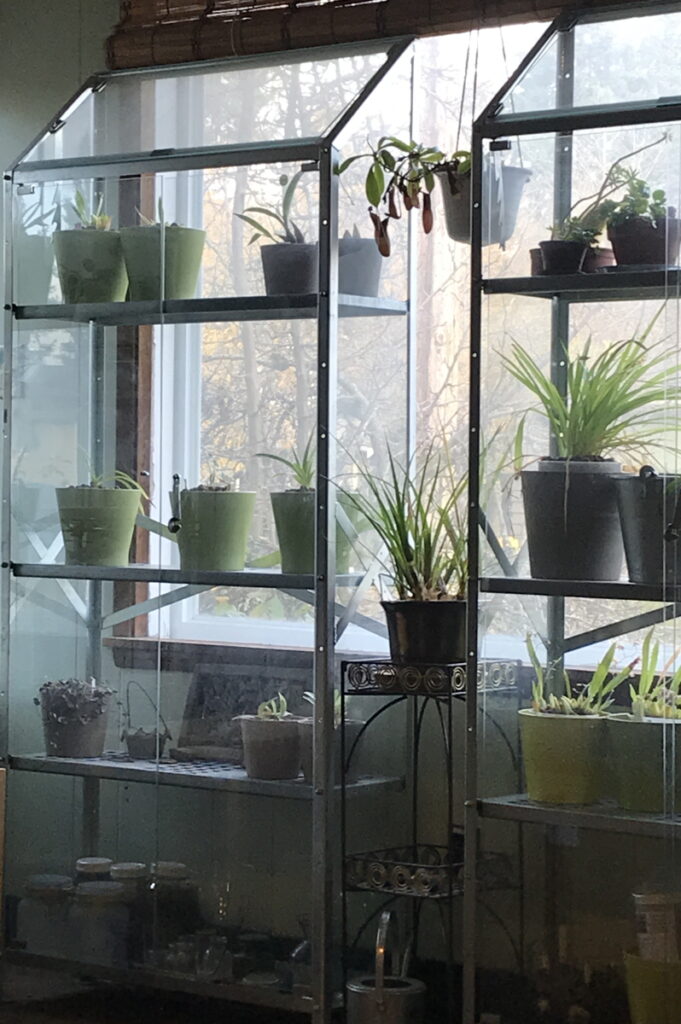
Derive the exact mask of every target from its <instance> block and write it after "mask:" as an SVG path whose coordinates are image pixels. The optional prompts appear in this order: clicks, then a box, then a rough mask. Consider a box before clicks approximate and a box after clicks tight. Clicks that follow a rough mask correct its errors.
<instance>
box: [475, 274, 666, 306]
mask: <svg viewBox="0 0 681 1024" xmlns="http://www.w3.org/2000/svg"><path fill="white" fill-rule="evenodd" d="M680 286H681V268H679V267H670V268H668V269H667V270H621V271H615V272H612V271H611V272H604V273H598V272H597V273H593V274H561V275H551V276H544V275H540V274H537V275H536V276H534V277H495V278H487V279H486V280H484V281H483V282H482V288H483V291H484V292H485V294H487V295H528V296H535V297H536V298H540V299H553V298H556V297H560V298H561V299H564V300H565V301H567V302H606V301H618V300H619V301H622V302H624V301H631V300H632V299H664V298H667V297H668V296H669V294H670V292H672V293H673V292H676V291H677V290H678V289H679V287H680Z"/></svg>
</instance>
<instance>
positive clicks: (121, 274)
mask: <svg viewBox="0 0 681 1024" xmlns="http://www.w3.org/2000/svg"><path fill="white" fill-rule="evenodd" d="M103 206H104V197H103V196H100V198H99V201H98V203H97V206H96V207H95V208H94V209H93V210H90V209H89V208H88V205H87V202H86V200H85V197H84V195H83V193H82V192H80V191H78V192H76V198H75V202H74V204H73V210H74V212H75V213H76V216H77V217H78V221H79V225H78V226H77V227H76V228H73V229H71V230H66V231H62V230H59V231H55V232H54V235H53V236H52V240H53V244H54V253H55V257H56V260H57V272H58V274H59V283H60V285H61V290H62V297H63V299H64V302H66V303H80V302H123V300H124V299H125V296H126V292H127V290H128V275H127V273H126V271H125V263H124V260H123V248H122V246H121V236H120V233H119V232H118V231H112V230H111V217H110V216H109V215H108V214H106V213H104V212H103Z"/></svg>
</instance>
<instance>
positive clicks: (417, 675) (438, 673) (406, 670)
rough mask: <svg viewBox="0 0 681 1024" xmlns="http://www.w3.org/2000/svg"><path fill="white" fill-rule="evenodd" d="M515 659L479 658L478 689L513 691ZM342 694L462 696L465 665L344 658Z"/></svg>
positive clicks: (516, 663) (464, 693)
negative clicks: (489, 659) (501, 660)
mask: <svg viewBox="0 0 681 1024" xmlns="http://www.w3.org/2000/svg"><path fill="white" fill-rule="evenodd" d="M518 665H519V662H516V661H509V662H500V661H481V662H480V664H479V666H478V688H479V689H480V690H515V689H516V685H517V674H518ZM342 670H343V673H344V678H345V683H346V694H347V695H355V694H365V695H367V696H377V695H382V694H415V695H417V696H422V697H446V696H448V695H449V694H451V695H452V696H455V697H465V696H466V666H465V665H461V664H458V665H398V664H395V663H394V662H391V661H386V660H382V661H381V660H375V661H373V660H372V661H345V662H343V665H342Z"/></svg>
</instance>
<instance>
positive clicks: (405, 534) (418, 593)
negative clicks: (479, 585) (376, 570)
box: [345, 447, 468, 664]
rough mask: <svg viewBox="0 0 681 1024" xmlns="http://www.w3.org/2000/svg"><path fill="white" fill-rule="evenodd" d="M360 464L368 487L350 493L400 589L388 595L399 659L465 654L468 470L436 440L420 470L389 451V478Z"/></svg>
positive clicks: (433, 660) (449, 660)
mask: <svg viewBox="0 0 681 1024" xmlns="http://www.w3.org/2000/svg"><path fill="white" fill-rule="evenodd" d="M359 471H360V475H361V478H362V481H363V483H364V485H365V488H366V491H367V493H366V494H363V493H361V492H360V491H357V492H349V491H346V492H345V494H346V497H347V498H348V499H349V500H350V501H351V502H352V503H353V504H354V506H355V508H356V509H357V511H358V512H359V513H360V514H361V515H362V516H363V518H364V519H365V520H366V522H367V523H368V525H369V527H370V528H371V529H373V530H374V532H375V533H376V534H377V536H378V537H379V539H380V541H381V542H382V545H383V548H382V550H381V552H379V555H378V557H379V558H380V559H381V562H382V565H383V568H384V569H385V572H386V573H387V575H388V577H389V579H390V582H391V585H392V587H393V589H394V590H395V592H396V595H397V600H394V601H382V602H381V604H382V606H383V610H384V612H385V615H386V620H387V624H388V639H389V643H390V654H391V657H392V660H393V661H394V662H398V663H400V664H428V663H430V664H453V663H457V662H463V661H465V660H466V600H465V597H466V585H467V581H468V555H467V525H466V524H467V519H466V513H465V500H466V494H467V491H468V480H467V477H466V476H460V477H457V475H456V473H455V471H454V468H453V467H452V465H451V463H450V462H449V460H448V459H447V460H446V461H445V462H443V460H442V459H441V458H440V457H438V456H436V455H435V454H434V453H433V449H432V447H431V448H429V450H428V452H427V453H426V455H425V457H424V459H423V463H422V465H421V468H420V469H418V470H416V469H415V467H414V464H413V463H412V464H410V465H408V466H407V467H406V468H405V467H403V466H400V465H399V463H398V462H397V460H396V459H395V457H394V456H393V453H392V451H390V450H388V473H387V476H386V478H385V479H382V478H380V477H375V476H374V475H373V473H372V472H371V470H370V469H369V468H368V467H367V466H360V470H359ZM443 491H444V495H443Z"/></svg>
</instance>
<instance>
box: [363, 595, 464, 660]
mask: <svg viewBox="0 0 681 1024" xmlns="http://www.w3.org/2000/svg"><path fill="white" fill-rule="evenodd" d="M381 605H382V607H383V610H384V612H385V617H386V622H387V625H388V642H389V644H390V657H391V659H392V661H394V662H395V663H396V664H399V665H424V664H426V665H428V664H429V665H453V664H460V663H462V662H465V661H466V602H465V601H382V602H381Z"/></svg>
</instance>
